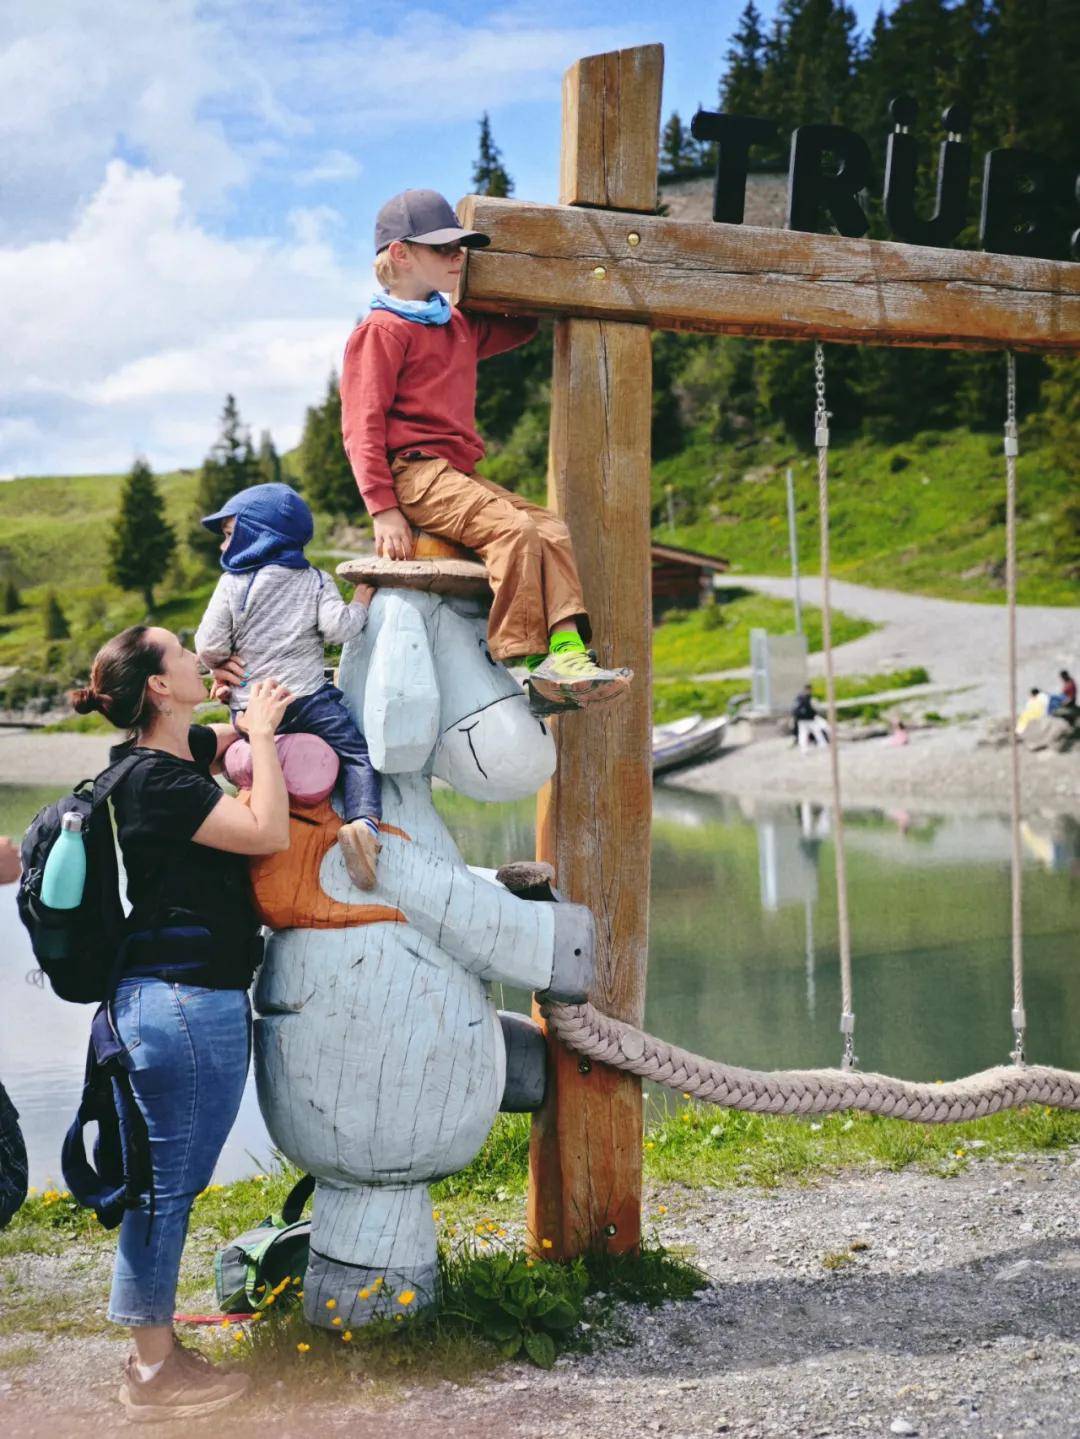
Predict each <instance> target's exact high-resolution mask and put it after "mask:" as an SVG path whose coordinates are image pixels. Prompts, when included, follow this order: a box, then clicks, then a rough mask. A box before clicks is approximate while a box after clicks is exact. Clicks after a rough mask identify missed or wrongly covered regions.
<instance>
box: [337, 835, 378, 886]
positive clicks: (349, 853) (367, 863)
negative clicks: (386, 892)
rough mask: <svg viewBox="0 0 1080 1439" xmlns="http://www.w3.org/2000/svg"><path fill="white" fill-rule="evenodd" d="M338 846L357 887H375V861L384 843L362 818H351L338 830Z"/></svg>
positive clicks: (350, 876)
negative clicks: (380, 841) (381, 842)
mask: <svg viewBox="0 0 1080 1439" xmlns="http://www.w3.org/2000/svg"><path fill="white" fill-rule="evenodd" d="M337 839H338V846H339V848H340V849H341V855H342V858H343V859H344V861H345V868H346V870H347V871H348V875H349V878H350V879H351V880H352V882H353V884H355V885H356V887H357V889H374V888H375V862H376V860H377V859H378V856H379V851H380V850H381V849H382V845H381V844H380V843H379V841H378V840H377V839H376V838H375V836H374V835H373V834H372V832H371V829H370V828H369V826H368V825H366V824H365V823H364V821H363V820H362V819H354V820H351V821H350V822H349V823H348V824H343V825H342V826H341V828H340V829H339V830H338V836H337Z"/></svg>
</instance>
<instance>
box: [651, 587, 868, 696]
mask: <svg viewBox="0 0 1080 1439" xmlns="http://www.w3.org/2000/svg"><path fill="white" fill-rule="evenodd" d="M803 627H804V629H805V631H806V638H807V644H808V646H809V649H810V652H811V653H815V652H817V651H818V650H820V649H821V611H820V610H817V609H813V608H808V609H804V610H803ZM874 628H875V626H874V625H872V624H871V623H870V622H869V621H868V620H857V619H852V618H851V617H850V616H849V615H844V614H834V615H833V644H834V645H842V644H847V642H848V641H849V640H854V639H858V638H859V636H860V635H865V634H869V633H870V631H871V630H873V629H874ZM752 629H764V630H768V631H769V632H770V634H774V635H785V634H794V632H795V612H794V609H793V607H792V606H791V605H790V604H788V603H787V602H786V601H785V600H774V599H772V598H771V597H770V596H768V595H755V594H749V593H747V591H746V590H740V589H737V588H732V589H731V590H722V591H720V592H719V594H718V595H717V601H716V603H715V604H713V605H709V606H706V607H705V608H704V609H700V610H692V611H690V612H689V613H687V612H686V611H683V610H677V611H676V610H673V611H671V612H670V614H669V616H668V617H667V618H665V619H664V620H663V621H662V623H661V624H659V625H658V626H657V628H656V629H655V630H654V631H653V674H654V675H655V677H656V678H657V679H674V678H685V677H687V676H693V675H702V674H710V673H713V672H714V671H716V670H728V669H739V668H742V667H743V666H745V665H748V664H749V663H750V631H751V630H752ZM744 688H745V686H744Z"/></svg>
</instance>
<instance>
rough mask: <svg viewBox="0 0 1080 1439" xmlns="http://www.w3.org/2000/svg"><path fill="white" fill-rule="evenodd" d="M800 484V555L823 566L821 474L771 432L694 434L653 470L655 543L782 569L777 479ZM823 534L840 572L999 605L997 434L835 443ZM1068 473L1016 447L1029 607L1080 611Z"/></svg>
mask: <svg viewBox="0 0 1080 1439" xmlns="http://www.w3.org/2000/svg"><path fill="white" fill-rule="evenodd" d="M788 465H791V466H792V468H793V470H794V476H795V493H796V505H797V522H798V529H799V547H800V560H801V564H802V568H803V570H804V572H805V573H808V574H816V573H817V571H818V544H819V530H818V499H817V468H816V462H815V460H814V459H813V457H810V456H807V455H806V454H805V453H803V454H798V453H795V452H793V451H791V450H790V449H789V448H788V447H786V446H785V445H783V444H782V443H781V442H780V441H778V440H776V439H775V438H774V437H770V436H762V437H761V438H759V439H757V440H755V441H754V442H753V443H750V444H743V445H738V444H729V445H722V444H717V443H716V442H713V441H709V440H706V439H704V438H703V437H701V436H700V435H698V436H697V437H696V438H695V439H694V440H693V442H692V443H691V444H690V445H689V446H688V447H687V448H685V449H683V450H681V451H680V453H679V454H677V455H673V456H671V457H670V458H667V459H664V460H661V461H659V462H658V463H657V464H656V465H655V467H654V486H653V499H654V505H655V507H656V508H655V513H656V514H658V515H659V516H661V517H662V518H666V516H667V507H668V492H667V490H666V488H665V487H666V486H668V485H670V486H671V491H670V502H671V507H672V510H673V511H674V520H675V526H674V529H672V528H671V527H670V526H669V525H668V524H663V525H661V526H659V527H658V528H657V531H656V535H657V538H658V539H664V540H667V541H670V542H671V543H674V544H679V545H685V546H687V547H688V548H692V549H699V550H704V551H705V552H706V553H709V554H716V555H721V556H724V557H725V558H727V559H729V560H730V561H731V564H732V569H733V572H734V573H735V574H738V573H739V572H740V571H741V572H742V573H744V574H755V573H759V574H786V573H787V572H788V566H789V560H788V541H787V512H786V498H785V483H784V472H785V469H786V468H787V466H788ZM829 477H830V535H831V539H832V562H833V567H834V570H835V573H836V575H837V576H838V577H839V578H842V579H847V580H855V581H859V582H861V583H863V584H870V585H877V586H880V587H882V588H893V589H901V590H911V591H918V592H920V593H924V594H932V595H939V596H941V597H943V598H946V599H957V600H979V601H988V602H990V603H997V602H1001V601H1003V600H1004V596H1005V580H1004V572H1005V571H1004V560H1005V474H1004V459H1003V456H1002V443H1001V439H1000V437H999V436H995V435H989V434H973V433H971V432H969V431H961V430H953V431H946V432H943V433H942V432H937V431H925V432H923V433H921V434H918V435H916V436H915V437H914V438H913V439H912V440H910V441H907V442H905V443H903V444H898V445H893V446H882V445H880V444H872V443H871V442H869V441H867V440H851V441H847V442H844V441H841V442H839V443H837V444H835V445H834V446H833V448H832V450H831V453H830V463H829ZM1075 489H1076V475H1075V472H1074V473H1072V474H1069V473H1066V471H1065V470H1064V469H1063V468H1062V467H1061V466H1060V465H1056V464H1054V463H1053V462H1052V461H1051V460H1050V459H1049V458H1048V453H1047V451H1045V450H1044V449H1040V448H1038V447H1037V446H1035V445H1031V444H1025V445H1024V447H1023V448H1022V450H1021V457H1020V470H1019V493H1018V506H1017V509H1018V519H1019V523H1018V534H1017V540H1018V556H1019V576H1018V587H1019V594H1020V600H1021V602H1022V603H1025V604H1058V605H1070V604H1071V605H1075V604H1080V581H1078V580H1076V579H1070V578H1069V577H1068V575H1069V569H1070V566H1071V563H1072V561H1071V555H1072V549H1074V548H1075V547H1076V542H1077V541H1076V537H1075V536H1072V535H1071V526H1072V525H1073V524H1074V523H1075V521H1074V520H1073V519H1072V517H1071V514H1070V512H1069V510H1068V508H1067V507H1068V505H1069V501H1070V500H1071V499H1072V497H1073V496H1074V494H1075Z"/></svg>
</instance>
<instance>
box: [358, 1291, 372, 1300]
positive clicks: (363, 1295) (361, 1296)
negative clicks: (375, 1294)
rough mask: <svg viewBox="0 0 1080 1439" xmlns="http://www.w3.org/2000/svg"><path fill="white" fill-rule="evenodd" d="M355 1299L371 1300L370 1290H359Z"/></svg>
mask: <svg viewBox="0 0 1080 1439" xmlns="http://www.w3.org/2000/svg"><path fill="white" fill-rule="evenodd" d="M356 1297H357V1299H370V1298H371V1290H370V1289H361V1290H360V1291H359V1293H358V1294H357V1296H356Z"/></svg>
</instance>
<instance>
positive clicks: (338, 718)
mask: <svg viewBox="0 0 1080 1439" xmlns="http://www.w3.org/2000/svg"><path fill="white" fill-rule="evenodd" d="M278 734H315V735H318V736H319V738H320V739H324V740H325V741H326V743H327V744H328V745H329V746H330V748H331V749H332V750H333V751H334V753H335V754H336V755H337V757H338V759H339V760H340V761H341V788H342V801H343V803H342V808H343V809H344V812H345V820H346V823H348V822H349V821H350V820H354V819H365V818H367V816H369V815H370V816H371V818H373V819H381V818H382V778H381V776H380V775H379V774H378V772H377V771H376V770H375V768H374V766H373V765H372V763H371V756H370V755H369V754H368V747H367V740H366V739H365V738H364V736H363V735H362V734H361V733H360V731H359V730H358V729H357V727H356V725H355V724H353V720H352V716H351V715H350V714H349V711H348V710H347V709H346V708H345V697H344V695H343V694H342V693H341V691H340V690H339V689H337V688H336V687H335V686H334V685H332V684H325V685H323V687H322V689H319V690H316V691H315V693H314V694H313V695H301V696H300V698H299V699H298V700H293V702H292V704H291V705H290V706H289V707H288V709H287V710H286V711H285V717H284V719H283V720H282V721H281V723H280V724H279V725H278Z"/></svg>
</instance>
